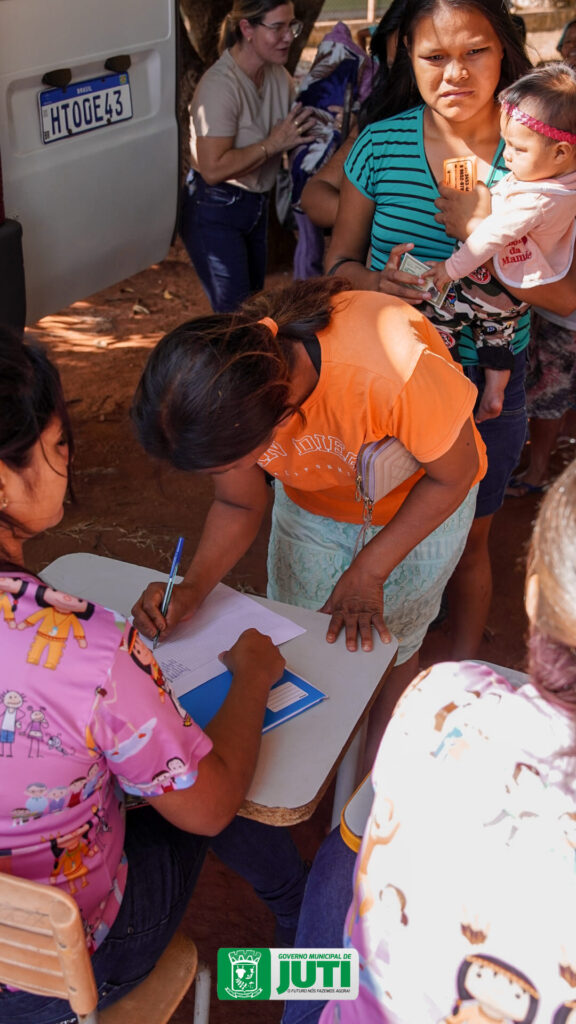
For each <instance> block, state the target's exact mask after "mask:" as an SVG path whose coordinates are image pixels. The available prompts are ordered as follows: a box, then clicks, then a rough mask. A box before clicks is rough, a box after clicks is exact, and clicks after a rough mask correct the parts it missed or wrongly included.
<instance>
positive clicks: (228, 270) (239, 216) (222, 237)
mask: <svg viewBox="0 0 576 1024" xmlns="http://www.w3.org/2000/svg"><path fill="white" fill-rule="evenodd" d="M267 230H268V195H267V194H262V193H261V192H248V191H247V190H246V189H244V188H238V186H237V185H230V184H228V182H222V183H221V184H220V185H207V184H206V182H205V181H204V180H203V178H201V177H200V175H199V174H198V173H197V172H196V171H194V172H193V178H192V181H191V182H190V183H189V184H187V185H186V186H185V187H184V192H183V195H182V210H181V219H180V234H181V236H182V240H183V242H184V245H185V246H186V249H187V252H188V255H189V257H190V259H191V260H192V263H193V264H194V268H195V270H196V273H197V274H198V277H199V278H200V282H201V284H202V287H203V288H204V291H205V292H206V294H207V296H208V298H209V299H210V304H211V306H212V309H213V310H214V312H215V313H232V312H233V311H234V310H235V309H237V308H238V306H239V305H240V304H241V303H242V302H243V301H244V299H246V298H248V296H249V295H252V293H253V292H258V291H260V290H261V289H262V288H263V287H264V277H265V274H266V237H267Z"/></svg>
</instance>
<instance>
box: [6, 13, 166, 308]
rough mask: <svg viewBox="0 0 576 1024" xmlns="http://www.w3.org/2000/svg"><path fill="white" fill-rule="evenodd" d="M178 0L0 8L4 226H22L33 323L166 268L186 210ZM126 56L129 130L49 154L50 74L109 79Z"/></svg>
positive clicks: (78, 138)
mask: <svg viewBox="0 0 576 1024" xmlns="http://www.w3.org/2000/svg"><path fill="white" fill-rule="evenodd" d="M176 32H177V8H176V3H175V0H98V2H97V3H94V0H0V153H1V156H2V172H3V189H4V206H5V213H6V217H7V218H10V219H13V220H16V221H18V222H19V223H20V224H21V225H22V243H23V254H24V268H25V277H26V300H27V302H26V304H27V320H28V322H33V321H35V320H37V319H38V318H39V317H40V316H44V315H45V314H47V313H50V312H54V311H55V310H57V309H59V308H61V307H62V306H65V305H67V304H69V303H70V302H73V301H75V300H76V299H81V298H85V297H86V296H87V295H90V294H92V293H93V292H95V291H99V290H100V289H101V288H105V287H107V286H108V285H110V284H113V283H114V282H116V281H119V280H122V279H123V278H125V277H128V276H130V275H131V274H134V273H136V272H137V271H138V270H142V269H144V268H145V267H147V266H150V264H152V263H155V262H157V261H159V260H161V259H163V258H164V256H165V255H166V253H167V251H168V248H169V246H170V242H171V240H172V237H173V233H174V228H175V223H176V217H177V207H178V184H179V181H178V174H179V171H178V152H179V151H178V124H177V117H176ZM119 54H126V55H128V56H129V57H130V67H129V68H128V70H127V74H128V78H129V82H130V94H131V100H132V117H131V118H130V120H124V121H119V122H117V123H112V124H104V125H103V126H102V127H100V128H98V129H96V130H88V131H85V132H84V133H83V134H78V135H70V136H68V137H64V138H61V139H57V140H55V141H52V142H49V143H45V142H44V141H43V135H42V130H41V120H40V109H39V99H38V97H39V94H40V93H41V92H44V91H46V89H47V88H49V86H46V85H45V84H43V82H42V77H43V75H44V74H46V73H47V72H50V71H54V70H55V69H69V70H70V72H71V82H72V83H78V82H87V81H89V80H92V79H99V78H101V77H102V76H106V75H108V74H110V72H109V71H107V70H106V69H105V66H104V65H105V61H106V60H107V59H108V58H110V57H115V56H118V55H119Z"/></svg>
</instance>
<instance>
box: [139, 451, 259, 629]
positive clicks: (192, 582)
mask: <svg viewBox="0 0 576 1024" xmlns="http://www.w3.org/2000/svg"><path fill="white" fill-rule="evenodd" d="M214 481H215V492H214V501H213V502H212V505H211V506H210V509H209V510H208V515H207V516H206V522H205V523H204V529H203V530H202V536H201V537H200V541H199V543H198V547H197V549H196V553H195V555H194V558H193V559H192V563H191V565H190V568H189V569H188V571H187V573H186V575H185V577H184V581H183V582H182V583H180V584H177V585H176V586H175V587H174V590H173V591H172V599H171V601H170V607H169V609H168V615H167V618H166V619H165V618H164V616H163V615H162V614H161V612H160V605H161V604H162V598H163V595H164V590H165V588H166V584H165V583H150V584H149V585H148V586H147V588H146V590H145V591H144V593H143V594H142V595H141V597H140V598H139V599H138V601H137V602H136V604H135V605H134V608H133V609H132V614H133V616H134V624H135V625H136V628H137V629H138V630H140V632H141V633H144V635H145V636H149V637H152V636H155V634H156V632H157V631H158V630H160V632H161V635H162V636H164V635H166V634H167V633H168V632H169V631H170V629H171V628H172V627H173V626H175V625H176V623H177V622H179V621H180V620H182V619H189V618H191V617H192V615H194V613H195V612H196V611H197V609H198V608H199V606H200V605H201V604H202V601H203V600H204V598H205V597H207V595H208V594H209V593H210V591H211V590H212V589H213V588H214V587H215V586H216V584H217V583H219V582H220V580H221V579H222V577H223V576H225V575H226V573H227V572H229V570H230V569H232V568H233V566H234V565H236V562H237V561H238V559H239V558H241V557H242V555H243V554H244V553H245V552H246V551H247V550H248V548H249V547H250V545H251V543H252V541H253V540H254V539H255V537H256V534H257V533H258V529H259V527H260V523H261V521H262V517H263V515H264V511H265V509H266V507H267V504H268V488H267V486H266V477H265V475H264V471H263V470H261V469H260V467H259V466H252V467H251V468H250V469H238V470H230V471H229V472H228V473H219V474H217V475H215V476H214Z"/></svg>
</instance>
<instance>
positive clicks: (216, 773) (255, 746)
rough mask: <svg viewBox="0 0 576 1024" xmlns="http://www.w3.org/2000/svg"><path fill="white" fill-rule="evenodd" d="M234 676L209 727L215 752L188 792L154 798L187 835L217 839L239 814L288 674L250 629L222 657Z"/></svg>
mask: <svg viewBox="0 0 576 1024" xmlns="http://www.w3.org/2000/svg"><path fill="white" fill-rule="evenodd" d="M222 660H223V661H224V664H225V665H226V667H227V668H229V669H230V671H231V672H232V673H233V679H232V685H231V687H230V691H229V693H228V696H227V698H226V700H225V701H224V704H223V705H222V707H221V708H220V711H219V712H218V713H217V714H216V715H215V717H214V718H213V719H212V721H211V722H210V724H209V725H208V726H207V728H206V730H205V731H206V733H207V734H208V735H209V736H210V738H211V739H212V741H213V744H214V746H213V748H212V750H211V751H210V753H209V754H207V755H206V756H205V757H203V758H202V760H201V761H200V764H199V767H198V778H197V779H196V782H195V783H194V785H193V786H190V787H189V788H188V789H182V790H173V791H171V792H169V793H163V794H162V796H156V797H151V798H150V800H149V803H150V804H151V805H152V807H154V808H155V809H156V810H157V811H158V812H159V813H160V814H161V815H162V816H163V817H164V818H167V819H168V821H171V822H172V824H173V825H176V826H177V827H178V828H181V829H184V830H185V831H186V832H196V833H198V834H199V835H210V836H214V835H217V834H218V833H219V832H221V831H222V829H223V828H225V827H226V825H228V824H229V822H230V821H231V820H232V818H233V817H234V815H235V814H236V812H237V811H238V809H239V807H240V805H241V803H242V801H243V799H244V797H245V796H246V793H247V791H248V787H249V786H250V783H251V781H252V777H253V775H254V770H255V768H256V761H257V758H258V751H259V749H260V737H261V731H262V722H263V719H264V712H265V710H266V701H267V698H268V692H269V690H270V687H271V686H272V684H273V683H275V682H276V681H277V680H278V679H280V676H281V675H282V672H283V670H284V665H285V662H284V658H283V657H282V655H281V654H280V652H279V650H278V648H277V647H275V646H274V644H273V643H272V641H271V640H270V637H267V636H263V635H262V634H261V633H259V632H258V631H257V630H256V629H248V630H246V631H245V632H244V633H243V634H242V636H241V637H240V639H239V640H237V642H236V643H235V644H234V647H233V648H232V649H231V650H230V651H227V652H226V653H225V654H224V655H222Z"/></svg>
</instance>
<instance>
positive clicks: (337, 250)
mask: <svg viewBox="0 0 576 1024" xmlns="http://www.w3.org/2000/svg"><path fill="white" fill-rule="evenodd" d="M341 196H342V199H341V202H340V205H339V207H338V217H337V218H336V224H335V225H334V231H333V232H332V240H331V242H330V247H329V249H328V254H327V256H326V269H327V270H328V271H329V270H331V269H332V267H335V266H336V265H337V264H340V266H338V269H337V272H338V273H340V274H342V276H344V277H346V278H347V279H348V280H349V281H350V283H351V284H352V285H353V287H354V288H359V289H360V290H361V291H374V292H377V291H382V292H387V293H388V294H389V295H396V296H397V297H398V298H400V299H404V301H405V302H408V303H409V304H410V305H411V306H417V305H418V304H419V303H420V302H422V300H423V298H425V295H424V294H423V293H416V292H415V291H414V287H410V285H412V286H413V285H414V281H415V279H414V277H413V276H411V275H410V274H404V273H403V272H402V271H401V270H399V269H398V267H399V264H400V259H401V258H402V255H403V254H404V253H405V252H410V250H411V249H413V248H414V244H413V243H412V242H406V243H404V244H402V245H396V246H394V248H393V249H392V250H391V252H390V256H389V259H388V262H387V264H386V267H385V268H384V269H383V270H368V268H367V267H366V265H365V264H366V257H367V255H368V248H369V246H370V234H371V230H372V219H373V217H374V209H375V204H374V203H373V202H372V200H371V199H368V198H367V197H366V196H365V195H363V194H362V192H360V191H359V190H358V189H357V188H356V186H355V185H353V184H352V182H350V181H349V180H348V178H347V177H346V176H345V175H344V178H343V181H342V193H341ZM341 261H343V262H341ZM419 281H420V284H421V285H424V279H423V278H421V279H419Z"/></svg>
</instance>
